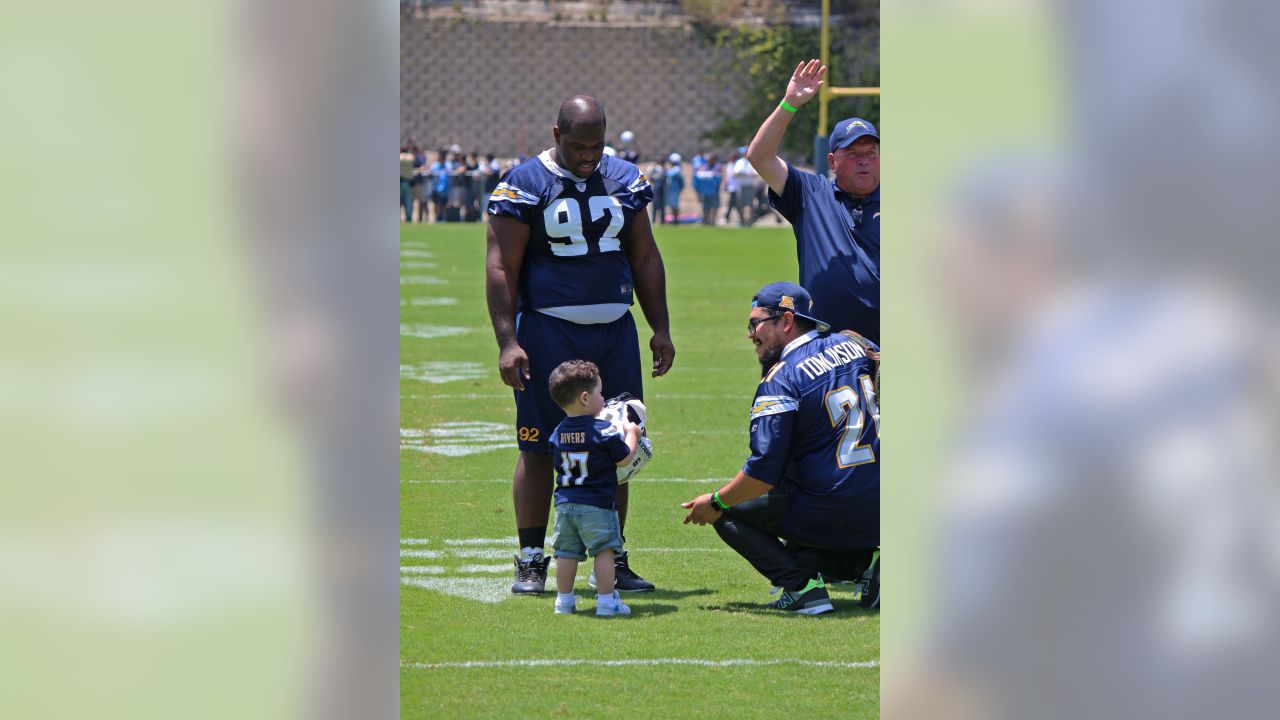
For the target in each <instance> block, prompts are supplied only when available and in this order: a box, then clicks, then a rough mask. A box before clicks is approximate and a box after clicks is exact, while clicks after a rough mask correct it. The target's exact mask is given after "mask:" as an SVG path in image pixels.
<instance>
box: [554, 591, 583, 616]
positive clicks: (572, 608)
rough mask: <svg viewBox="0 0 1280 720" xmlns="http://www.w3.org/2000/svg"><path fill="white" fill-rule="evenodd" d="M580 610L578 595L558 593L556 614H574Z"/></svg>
mask: <svg viewBox="0 0 1280 720" xmlns="http://www.w3.org/2000/svg"><path fill="white" fill-rule="evenodd" d="M577 610H578V596H576V595H568V596H565V595H560V594H558V593H557V595H556V614H557V615H572V614H573V613H575V612H577Z"/></svg>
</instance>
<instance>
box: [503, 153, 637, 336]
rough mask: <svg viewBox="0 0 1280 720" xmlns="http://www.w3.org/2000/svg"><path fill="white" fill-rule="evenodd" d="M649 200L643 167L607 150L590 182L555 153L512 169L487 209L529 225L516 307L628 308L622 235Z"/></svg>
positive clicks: (627, 269) (628, 275) (628, 270)
mask: <svg viewBox="0 0 1280 720" xmlns="http://www.w3.org/2000/svg"><path fill="white" fill-rule="evenodd" d="M651 200H653V188H652V186H650V185H649V179H648V178H646V177H645V176H644V174H643V173H641V172H640V169H639V168H637V167H636V166H635V165H632V164H631V163H629V162H627V161H625V160H620V159H618V158H616V157H610V156H608V155H604V156H602V157H601V158H600V165H599V167H598V168H596V171H595V173H593V174H592V175H591V177H589V178H585V179H584V178H579V177H577V176H575V175H573V174H571V173H570V172H569V171H568V170H565V169H564V168H562V167H560V166H559V165H557V164H556V162H555V160H553V159H552V157H551V151H550V150H546V151H543V153H542V154H541V155H539V156H538V157H536V158H530V159H528V160H526V161H524V162H523V163H521V164H520V165H518V166H516V167H514V168H512V169H511V170H510V171H508V172H507V174H506V175H504V176H503V177H502V180H501V182H499V183H498V187H497V188H495V189H494V191H493V194H492V195H490V196H489V214H490V215H498V216H507V217H514V218H516V219H518V220H520V221H521V222H523V223H525V224H527V225H528V226H529V245H528V247H527V248H526V250H525V256H524V266H523V267H522V268H521V271H520V298H519V303H518V307H517V309H518V310H519V311H521V312H524V311H528V310H539V309H542V308H552V307H565V306H573V305H598V304H615V303H623V304H626V305H630V304H631V302H632V288H631V265H630V264H629V263H628V262H627V256H626V254H625V253H623V252H622V243H621V240H620V238H622V237H626V235H627V232H629V231H630V224H631V222H632V217H633V216H634V215H635V213H637V212H644V207H645V206H646V205H648V204H649V202H650V201H651Z"/></svg>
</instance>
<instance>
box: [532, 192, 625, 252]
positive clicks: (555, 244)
mask: <svg viewBox="0 0 1280 720" xmlns="http://www.w3.org/2000/svg"><path fill="white" fill-rule="evenodd" d="M587 212H588V214H589V216H590V218H591V222H596V221H598V220H600V219H601V218H603V217H604V214H605V213H606V212H607V213H609V227H607V228H605V231H604V233H602V234H601V235H600V237H598V238H596V237H591V238H589V237H586V236H585V235H584V234H583V229H582V203H581V201H579V200H577V199H575V198H561V199H560V200H557V201H555V202H553V203H551V204H550V205H548V206H547V209H546V210H544V211H543V213H542V220H543V225H544V226H546V229H547V237H549V238H552V242H551V252H553V253H555V254H556V255H560V256H562V257H568V256H573V255H586V254H587V252H588V251H589V250H590V248H591V245H592V244H593V243H594V244H596V245H598V246H599V248H600V252H602V253H603V252H615V251H617V250H621V249H622V244H621V243H620V242H619V241H618V231H620V230H622V224H623V221H624V220H623V217H622V203H620V202H618V199H617V198H615V197H613V196H612V195H596V196H595V197H592V198H591V199H590V200H588V201H587Z"/></svg>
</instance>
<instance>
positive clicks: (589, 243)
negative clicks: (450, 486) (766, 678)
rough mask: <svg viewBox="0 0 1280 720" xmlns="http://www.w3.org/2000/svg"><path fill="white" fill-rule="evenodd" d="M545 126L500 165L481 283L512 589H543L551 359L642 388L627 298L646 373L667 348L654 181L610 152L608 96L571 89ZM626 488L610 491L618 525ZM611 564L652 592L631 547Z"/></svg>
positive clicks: (667, 364)
mask: <svg viewBox="0 0 1280 720" xmlns="http://www.w3.org/2000/svg"><path fill="white" fill-rule="evenodd" d="M552 136H553V137H554V138H555V145H554V146H553V147H551V148H550V149H548V150H546V151H544V152H542V153H541V154H539V155H538V156H536V157H533V158H530V159H529V160H526V161H525V162H523V163H521V164H520V165H518V166H516V167H514V168H512V169H511V170H510V171H508V172H507V173H506V174H505V175H504V176H503V177H502V179H501V182H499V183H498V187H497V188H496V189H494V191H493V193H492V195H491V196H490V198H489V234H488V258H487V262H486V286H485V287H486V295H487V297H488V304H489V317H490V320H491V321H492V322H493V330H494V335H495V337H496V339H497V341H498V348H499V357H498V370H499V372H500V373H501V375H502V381H503V382H504V383H506V384H507V385H509V386H510V387H512V388H513V389H514V391H515V398H516V439H517V441H518V444H519V448H520V455H519V457H518V458H517V460H516V467H515V475H514V482H513V485H514V489H513V499H514V503H515V513H516V529H517V531H518V533H519V539H520V546H521V549H520V554H519V555H517V556H516V582H515V584H513V585H512V586H511V591H512V592H514V593H541V592H544V590H545V585H546V577H547V565H548V563H549V562H550V559H549V558H547V557H546V556H545V554H544V553H543V545H544V544H545V542H546V534H547V517H548V514H549V513H550V511H551V492H552V458H551V455H550V449H549V447H548V440H549V439H550V434H551V432H552V431H553V430H554V429H555V427H556V425H557V424H558V423H559V422H560V421H561V420H562V419H563V418H564V413H563V411H562V410H561V409H560V408H559V407H558V406H557V405H556V404H555V403H554V402H552V400H551V397H550V395H549V394H548V392H547V377H548V376H549V375H550V373H551V371H552V369H554V368H555V367H556V366H558V365H559V364H560V363H562V362H564V361H566V360H570V359H574V358H580V359H583V360H588V361H590V362H593V363H595V364H596V365H597V366H599V368H600V375H601V376H602V377H603V378H604V382H605V385H604V388H603V392H604V395H605V397H613V396H615V395H619V394H621V393H624V392H627V393H630V394H631V395H633V396H635V397H637V398H643V396H644V392H643V387H642V384H641V383H642V379H641V369H640V346H639V340H638V338H637V335H636V326H635V321H634V320H633V319H632V317H631V313H630V312H629V308H630V306H631V304H632V302H633V298H638V299H639V301H640V308H641V309H642V310H643V311H644V317H645V320H646V321H647V322H648V324H649V327H650V328H651V329H652V330H653V337H652V338H651V339H650V341H649V348H650V350H651V351H652V353H653V366H652V375H653V377H659V376H661V375H663V374H665V373H666V372H667V371H668V370H669V369H671V364H672V362H673V361H674V359H675V347H674V346H673V345H672V343H671V333H670V328H669V323H668V319H667V299H666V274H665V270H664V268H663V265H662V255H661V254H659V252H658V246H657V244H656V243H655V242H654V239H653V229H652V227H651V226H650V224H649V218H648V215H647V214H646V212H645V206H646V205H648V204H649V202H650V201H651V200H652V199H653V190H652V188H651V187H650V185H649V180H648V178H646V177H645V176H644V174H643V173H641V172H640V170H639V169H638V168H637V167H636V166H635V165H633V164H631V163H629V162H626V161H625V160H621V159H619V158H616V157H610V156H608V155H606V154H605V153H604V146H605V114H604V107H603V106H602V105H601V104H600V103H599V101H597V100H596V99H595V98H592V97H588V96H584V95H578V96H574V97H571V98H569V99H568V100H565V101H564V103H563V104H562V105H561V107H560V113H559V116H558V117H557V120H556V125H555V127H554V128H553V129H552ZM628 487H629V485H623V486H622V487H620V488H619V491H618V495H617V499H616V500H617V508H618V516H619V520H620V523H621V525H622V527H623V529H624V531H625V527H626V517H627V497H628V492H627V488H628ZM615 569H616V576H617V589H618V590H620V591H622V592H644V591H649V590H653V588H654V586H653V584H652V583H649V582H647V581H645V580H644V579H643V578H641V577H639V576H638V575H637V574H636V573H634V572H633V571H632V570H631V567H630V564H629V558H628V557H627V554H626V553H625V552H623V553H619V554H618V556H617V557H616V559H615Z"/></svg>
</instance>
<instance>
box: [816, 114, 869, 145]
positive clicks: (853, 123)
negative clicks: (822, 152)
mask: <svg viewBox="0 0 1280 720" xmlns="http://www.w3.org/2000/svg"><path fill="white" fill-rule="evenodd" d="M860 137H872V138H875V140H876V142H877V143H878V142H880V136H879V135H878V134H876V126H875V125H872V124H871V123H869V122H867V121H866V120H863V119H862V118H856V117H855V118H846V119H844V120H841V121H840V122H838V123H836V126H835V129H833V130H832V131H831V142H830V143H829V144H828V145H827V150H828V152H835V151H836V150H839V149H840V148H842V147H848V146H849V145H852V144H853V141H854V140H857V139H858V138H860Z"/></svg>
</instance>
